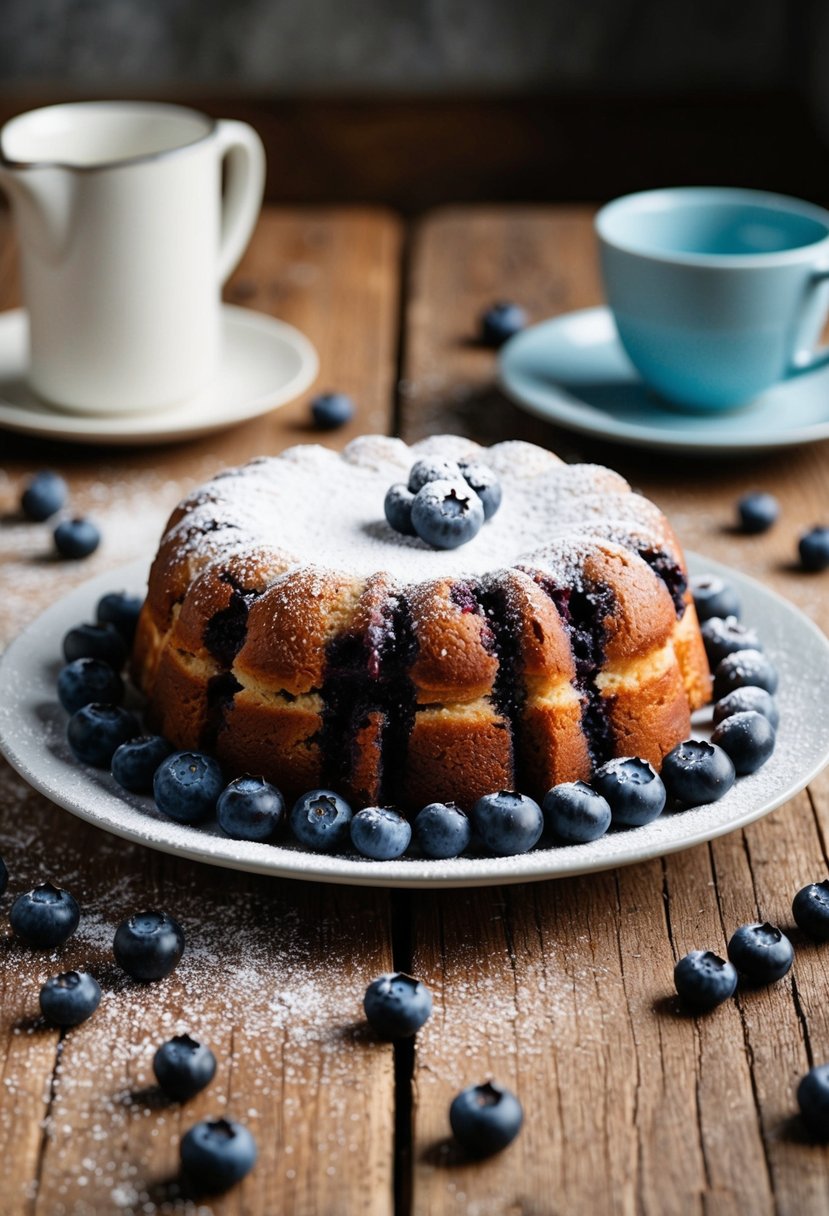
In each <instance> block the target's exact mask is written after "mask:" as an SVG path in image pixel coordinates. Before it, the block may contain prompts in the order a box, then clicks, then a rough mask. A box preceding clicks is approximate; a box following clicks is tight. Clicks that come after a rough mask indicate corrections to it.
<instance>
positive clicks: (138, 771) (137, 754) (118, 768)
mask: <svg viewBox="0 0 829 1216" xmlns="http://www.w3.org/2000/svg"><path fill="white" fill-rule="evenodd" d="M172 750H173V749H172V747H171V746H170V744H169V743H168V742H167V740H166V739H162V737H161V735H139V736H138V738H137V739H128V740H127V742H126V743H122V744H121V746H120V747H119V748H117V749H116V751H115V754H114V755H113V757H112V775H113V777H114V778H115V780H116V781H117V782H118V784H119V785H120V786H121V787H122V788H123V789H125V790H132V792H133V793H134V794H149V793H150V791H151V790H152V788H153V777H154V776H155V771H156V769H157V768H158V766H159V764H161V761H162V760H166V759H167V757H168V756H169V755H170V754H171V753H172Z"/></svg>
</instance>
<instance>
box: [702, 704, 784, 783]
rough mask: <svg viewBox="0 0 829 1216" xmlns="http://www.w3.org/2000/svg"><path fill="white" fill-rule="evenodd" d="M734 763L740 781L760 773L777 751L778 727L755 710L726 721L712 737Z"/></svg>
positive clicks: (713, 741)
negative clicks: (776, 735) (776, 737)
mask: <svg viewBox="0 0 829 1216" xmlns="http://www.w3.org/2000/svg"><path fill="white" fill-rule="evenodd" d="M711 742H712V743H716V745H717V746H718V747H721V748H722V749H723V751H724V752H726V753H727V754H728V755H729V756H730V757H731V760H732V763H733V765H734V768H735V770H736V773H737V776H738V777H744V776H745V775H746V774H747V773H756V772H757V769H758V768H762V767H763V765H764V764H765V763H766V761H767V760H768V758H769V756H770V755H771V753H772V752H773V751H774V743H775V734H774V727H773V726H772V724H771V722H769V720H768V718H766V717H764V716H763V714H758V713H757V712H756V711H755V710H753V709H747V710H745V711H744V712H743V713H741V714H732V715H731V716H730V717H728V718H725V719H724V721H722V722H721V723H720V724H719V726H718V727H717V728H716V730H715V731H714V733H713V734H712V736H711Z"/></svg>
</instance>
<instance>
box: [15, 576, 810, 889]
mask: <svg viewBox="0 0 829 1216" xmlns="http://www.w3.org/2000/svg"><path fill="white" fill-rule="evenodd" d="M146 568H147V563H140V562H139V563H134V564H132V565H130V566H127V567H124V568H122V569H121V570H118V571H115V572H114V573H112V574H107V575H102V576H101V577H99V578H95V579H92V580H91V581H90V582H88V583H85V584H84V585H83V586H81V587H78V588H77V589H76V590H75V591H73V592H72V593H71V594H70V595H67V596H66V597H65V598H64V599H62V600H59V601H58V603H56V604H54V605H53V606H52V607H51V608H49V609H47V611H46V612H44V613H43V615H42V616H41V617H39V618H38V619H37V620H36V621H35V622H34V623H33V624H32V625H30V626H29V628H28V629H27V630H26V631H25V632H24V633H22V634H21V635H20V637H18V638H17V639H16V641H14V642H13V643H12V645H11V646H10V647H9V649H8V650H7V652H6V654H5V655H4V657H3V660H2V663H0V747H1V748H2V751H3V753H4V755H5V756H6V758H7V759H8V760H9V762H10V763H11V764H12V765H13V766H14V767H15V768H16V769H17V771H18V772H19V773H20V774H21V775H22V776H23V777H24V778H25V779H26V781H28V782H29V784H30V785H33V786H34V787H35V789H37V790H40V792H41V793H43V794H45V795H46V797H47V798H50V799H51V800H52V801H53V802H56V803H58V805H59V806H62V807H65V808H66V810H68V811H71V812H72V814H73V815H78V816H79V817H80V818H81V819H87V820H89V822H90V823H94V824H97V826H98V827H102V828H106V829H107V831H110V832H114V833H115V834H116V835H117V836H124V837H126V838H127V839H128V840H135V841H138V842H139V843H141V844H145V845H149V846H150V847H151V848H155V849H161V850H162V851H164V852H167V853H177V854H179V855H180V856H182V857H189V858H193V859H195V860H197V861H206V862H210V863H211V864H213V865H219V866H229V867H231V868H232V869H237V870H249V871H251V872H253V873H257V874H273V875H276V876H279V877H282V878H304V879H312V880H319V881H324V882H337V883H351V884H356V885H361V886H362V885H364V886H382V887H462V886H487V885H490V884H495V883H507V882H526V881H530V880H535V879H542V878H558V877H562V876H564V875H573V874H584V873H588V872H590V871H593V870H606V869H609V868H612V867H614V866H620V865H629V864H631V863H632V862H637V861H645V860H647V859H648V858H651V857H659V856H661V855H662V854H665V853H673V852H676V851H677V850H679V849H687V848H689V847H690V846H691V845H695V844H699V843H700V842H702V841H705V840H711V839H712V838H713V837H715V836H721V835H723V834H724V833H726V832H731V831H733V830H734V829H735V828H739V827H742V826H744V825H745V824H747V823H751V822H752V821H753V820H755V819H759V818H760V817H761V816H762V815H766V814H768V812H769V811H773V810H774V809H775V807H778V806H780V805H781V804H782V803H784V802H786V801H787V800H788V799H789V798H791V797H793V795H794V794H796V793H797V792H798V791H799V790H801V789H803V787H804V786H805V785H806V784H807V783H808V782H809V781H810V780H811V779H812V778H813V777H815V776H816V775H817V773H819V772H820V770H821V769H822V768H823V766H824V764H825V763H826V761H827V759H829V715H827V714H826V712H825V710H826V707H825V690H826V688H827V687H829V641H827V639H826V638H825V637H824V635H823V634H822V633H821V632H820V630H819V629H818V628H817V627H816V626H815V625H813V624H812V622H811V621H810V620H808V618H807V617H805V616H804V615H803V614H802V613H801V612H800V611H799V610H798V609H796V608H794V607H793V606H792V605H791V604H789V603H788V602H787V601H786V600H784V599H781V597H780V596H778V595H776V594H774V593H773V592H771V591H768V590H766V588H764V587H762V586H761V585H760V584H759V583H757V582H755V581H754V580H753V579H750V578H746V577H745V576H744V575H740V574H737V573H736V572H735V571H732V570H729V569H728V568H727V567H723V566H719V565H718V564H716V563H715V562H709V561H706V560H704V559H702V558H699V557H692V560H691V569H692V571H696V572H701V571H704V570H711V571H714V572H716V573H718V574H721V575H723V576H724V577H726V578H728V579H729V580H730V581H731V582H732V583H733V584H734V585H735V586H736V587H737V589H738V591H739V593H740V597H741V599H742V602H743V617H744V619H745V620H746V621H749V622H750V623H751V624H752V625H754V626H755V627H756V628H757V629H758V630H759V632H760V636H761V638H762V639H763V642H764V645H765V648H766V650H767V652H768V653H769V654H770V655H771V657H772V658H773V660H774V662H775V663H776V665H777V666H778V668H779V671H780V692H779V695H778V703H779V706H780V714H781V724H780V730H779V733H778V742H777V749H776V751H775V753H774V755H773V756H772V758H771V760H769V762H768V763H767V764H766V766H765V767H764V768H763V769H761V770H760V772H759V773H755V774H754V775H753V776H751V777H743V778H741V779H740V780H739V781H738V782H737V783H736V785H735V786H734V787H733V788H732V789H731V790H730V791H729V793H728V794H727V795H726V796H725V797H724V798H723V799H721V800H720V801H719V802H717V803H714V804H712V805H711V806H703V807H696V808H694V809H693V810H688V811H682V812H676V813H672V814H667V813H666V814H664V815H662V816H661V817H660V818H659V819H657V820H655V822H653V823H650V824H648V825H647V826H646V827H642V828H635V829H632V830H627V831H617V832H611V833H609V834H608V835H606V836H604V837H603V838H602V839H601V840H596V841H593V842H592V843H591V844H584V845H572V846H569V847H556V848H540V849H536V850H534V851H533V852H532V853H528V854H525V855H523V856H521V857H503V858H502V857H488V856H471V857H463V858H453V859H452V860H450V861H428V860H422V859H418V858H414V857H412V858H401V859H400V860H398V861H385V862H371V861H366V860H365V859H361V858H359V857H357V856H356V855H355V856H353V857H347V856H337V857H325V856H322V855H320V854H316V853H309V852H306V851H304V850H302V849H300V848H299V847H298V846H292V845H289V844H285V845H266V844H251V843H248V842H244V841H238V840H229V839H228V838H227V837H226V836H222V835H220V834H219V830H218V828H215V827H214V828H212V829H211V828H193V827H184V826H181V825H179V824H176V823H172V822H171V821H170V820H168V819H165V818H164V817H163V816H162V815H160V814H159V812H158V811H157V810H156V809H155V806H154V804H153V802H152V799H150V798H149V797H142V796H140V795H132V794H127V793H125V792H124V791H123V790H121V789H120V788H119V787H118V786H117V785H116V784H115V782H114V781H113V780H112V778H111V777H110V775H109V774H108V773H106V772H100V771H97V770H95V769H90V768H85V767H83V766H82V765H79V764H77V763H76V762H75V761H74V760H73V759H72V757H71V755H70V753H69V749H68V747H67V745H66V742H65V738H64V734H65V728H66V714H65V713H64V712H63V710H62V709H61V708H60V705H59V704H58V703H57V701H56V699H55V678H56V676H57V672H58V670H59V668H60V659H59V655H58V649H59V645H60V639H61V638H62V636H63V634H64V633H65V632H66V630H67V629H69V628H70V627H71V626H72V625H75V624H77V623H78V622H79V621H82V620H89V619H92V618H93V614H94V606H95V603H96V601H97V600H98V598H99V597H100V596H101V595H102V594H103V592H104V591H107V590H112V589H113V588H119V589H120V588H123V587H126V588H127V589H129V590H132V591H135V592H140V591H143V587H144V575H145V572H146ZM697 733H698V734H704V733H705V732H704V724H700V728H699V729H698V731H697Z"/></svg>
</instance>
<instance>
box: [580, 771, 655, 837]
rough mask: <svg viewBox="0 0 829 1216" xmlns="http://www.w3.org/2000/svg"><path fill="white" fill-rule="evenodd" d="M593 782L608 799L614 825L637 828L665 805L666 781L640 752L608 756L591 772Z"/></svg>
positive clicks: (648, 821)
mask: <svg viewBox="0 0 829 1216" xmlns="http://www.w3.org/2000/svg"><path fill="white" fill-rule="evenodd" d="M593 785H594V786H595V788H596V789H597V790H598V792H599V793H600V794H601V795H602V797H603V798H605V799H606V800H607V802H608V803H609V805H610V810H611V812H612V815H613V823H614V824H615V825H616V826H620V825H621V826H622V827H628V828H638V827H642V826H643V825H644V824H646V823H651V821H652V820H654V819H657V818H658V817H659V816H660V815H661V814H662V812H663V811H664V809H665V802H666V801H667V797H668V795H667V793H666V790H665V785H664V783H663V781H662V779H661V777H660V776H659V774H658V773H657V771H656V769H655V768H654V767H653V765H652V764H649V763H648V761H647V760H642V759H641V758H640V757H639V756H622V757H619V758H617V759H615V760H608V761H607V763H606V764H603V765H602V766H601V768H599V769H597V770H596V772H595V773H594V774H593Z"/></svg>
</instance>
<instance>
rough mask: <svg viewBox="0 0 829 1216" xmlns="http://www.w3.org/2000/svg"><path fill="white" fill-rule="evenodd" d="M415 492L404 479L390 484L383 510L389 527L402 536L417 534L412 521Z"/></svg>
mask: <svg viewBox="0 0 829 1216" xmlns="http://www.w3.org/2000/svg"><path fill="white" fill-rule="evenodd" d="M413 502H414V494H412V492H411V490H409V489H408V488H407V487H406V486H404V485H403V482H402V481H398V482H396V483H395V484H394V485H393V486H390V487H389V489H388V491H387V492H386V499H385V502H384V503H383V510H384V511H385V513H386V519H387V520H388V523H389V527H391V528H394V530H395V532H399V533H400V534H401V535H402V536H417V533H416V532H415V528H414V524H413V523H412V503H413Z"/></svg>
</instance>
